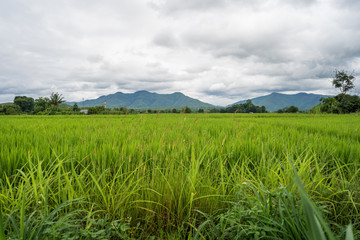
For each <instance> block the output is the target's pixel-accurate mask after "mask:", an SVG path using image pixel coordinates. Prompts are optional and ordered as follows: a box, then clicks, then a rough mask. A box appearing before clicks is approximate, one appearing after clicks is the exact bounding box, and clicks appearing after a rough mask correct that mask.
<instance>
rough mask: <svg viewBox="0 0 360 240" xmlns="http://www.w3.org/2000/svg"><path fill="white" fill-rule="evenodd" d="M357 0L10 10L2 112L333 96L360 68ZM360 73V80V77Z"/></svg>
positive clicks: (2, 13) (22, 2)
mask: <svg viewBox="0 0 360 240" xmlns="http://www.w3.org/2000/svg"><path fill="white" fill-rule="evenodd" d="M359 10H360V4H357V3H354V2H353V1H350V0H342V1H335V0H318V1H315V0H302V1H295V0H294V1H286V3H284V1H280V0H265V1H260V0H256V1H244V0H236V1H235V0H171V1H163V0H156V1H143V0H134V1H116V0H106V1H101V2H99V1H95V0H90V1H85V0H79V1H66V0H59V1H56V3H55V2H51V1H45V0H35V1H31V3H30V2H29V1H26V0H18V1H2V2H0V45H1V46H2V47H1V48H0V102H5V101H12V100H13V97H14V96H15V95H29V96H33V97H39V96H46V95H49V94H50V93H51V92H53V91H58V92H60V93H62V94H63V95H64V97H65V98H66V99H67V100H70V101H79V100H81V99H82V98H96V97H98V96H100V95H103V94H110V93H114V92H116V91H124V92H134V91H137V90H142V89H145V90H151V91H155V92H159V93H170V92H175V91H181V92H183V93H184V94H187V95H190V96H191V97H196V98H200V100H203V101H207V102H210V103H213V104H216V105H221V104H222V105H226V104H229V103H232V102H235V101H237V100H240V99H247V98H249V97H255V96H258V95H265V94H267V93H270V92H273V91H283V92H296V91H306V92H316V93H319V92H321V93H324V94H333V93H336V91H335V90H334V89H333V87H332V86H331V83H330V78H331V74H332V72H333V70H334V69H335V68H337V69H348V70H350V71H351V70H353V69H354V70H355V73H356V74H357V75H359V73H358V72H359V71H360V70H359V69H357V68H358V67H359V62H360V60H359V59H360V15H359V14H358V11H359ZM356 71H357V72H356Z"/></svg>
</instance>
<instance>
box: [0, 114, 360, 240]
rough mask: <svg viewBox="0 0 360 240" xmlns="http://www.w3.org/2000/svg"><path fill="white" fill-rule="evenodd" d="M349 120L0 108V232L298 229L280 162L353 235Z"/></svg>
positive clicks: (292, 233)
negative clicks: (39, 112)
mask: <svg viewBox="0 0 360 240" xmlns="http://www.w3.org/2000/svg"><path fill="white" fill-rule="evenodd" d="M359 120H360V116H359V115H309V114H303V115H302V114H293V115H282V114H159V115H156V114H154V115H150V114H149V115H144V114H142V115H127V116H124V115H122V116H9V117H5V116H0V133H1V134H0V204H1V207H0V210H1V211H0V213H1V215H0V239H1V231H3V232H5V234H6V235H8V236H10V237H13V238H16V236H17V237H19V236H20V237H23V239H36V237H35V236H38V238H39V239H40V238H41V236H43V237H42V238H44V236H45V237H48V238H49V239H61V238H67V239H79V238H80V239H130V238H145V239H146V238H151V237H153V238H159V239H165V238H188V239H190V238H203V239H212V238H213V239H215V238H216V239H220V238H223V239H235V238H239V239H257V238H262V237H265V238H271V237H272V238H280V237H282V238H284V239H304V238H310V237H309V233H308V231H309V229H308V227H307V225H306V221H307V219H306V215H304V213H303V212H304V206H303V204H302V202H301V198H300V194H299V189H298V186H297V185H296V184H295V183H294V181H295V178H294V171H293V168H292V166H291V163H292V162H293V163H294V166H295V168H296V169H297V171H298V174H299V176H300V179H301V181H302V183H303V185H304V187H305V190H306V192H307V193H308V195H309V196H310V198H311V199H312V200H313V202H315V203H316V205H317V208H318V209H319V211H320V212H321V214H322V216H323V217H324V219H326V220H327V224H328V225H329V226H330V228H331V230H332V231H333V232H334V233H335V235H337V236H339V237H343V236H344V234H345V227H346V226H347V225H348V224H350V223H352V226H353V231H354V234H355V237H356V236H357V237H360V236H359V235H358V233H359V230H360V225H359V222H360V214H359V210H360V209H359V207H360V206H359V204H360V195H359V190H360V185H359V182H360V175H359V171H360V131H359V128H360V121H359ZM73 226H76V228H74V227H73ZM34 229H35V230H34ZM44 229H45V230H44ZM36 231H37V232H36ZM36 234H38V235H36ZM41 234H43V235H41Z"/></svg>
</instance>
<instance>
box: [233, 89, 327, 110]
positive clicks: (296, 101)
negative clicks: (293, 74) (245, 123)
mask: <svg viewBox="0 0 360 240" xmlns="http://www.w3.org/2000/svg"><path fill="white" fill-rule="evenodd" d="M322 97H328V96H327V95H319V94H312V93H297V94H282V93H271V94H269V95H266V96H261V97H256V98H253V99H250V100H251V101H252V102H253V104H254V105H256V106H265V107H266V110H268V111H276V110H278V109H282V108H285V107H289V106H292V105H293V106H296V107H298V108H299V110H308V109H311V108H312V107H313V106H315V105H317V104H319V103H320V98H322ZM245 102H246V100H243V101H239V102H236V103H234V104H240V103H245ZM234 104H231V105H234ZM231 105H230V106H231Z"/></svg>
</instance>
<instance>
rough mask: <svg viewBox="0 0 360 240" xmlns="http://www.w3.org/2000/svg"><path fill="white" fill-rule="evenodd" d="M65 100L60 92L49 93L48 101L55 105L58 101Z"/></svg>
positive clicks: (58, 103)
mask: <svg viewBox="0 0 360 240" xmlns="http://www.w3.org/2000/svg"><path fill="white" fill-rule="evenodd" d="M63 102H65V100H64V98H63V97H62V94H59V93H57V92H56V93H51V95H50V99H49V103H50V104H51V105H53V106H55V107H58V106H59V105H60V103H63Z"/></svg>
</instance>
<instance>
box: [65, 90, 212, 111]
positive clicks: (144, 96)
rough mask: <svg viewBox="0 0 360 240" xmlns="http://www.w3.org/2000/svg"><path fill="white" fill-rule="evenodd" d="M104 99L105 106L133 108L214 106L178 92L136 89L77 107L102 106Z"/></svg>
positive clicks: (84, 102) (85, 102)
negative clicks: (135, 90)
mask: <svg viewBox="0 0 360 240" xmlns="http://www.w3.org/2000/svg"><path fill="white" fill-rule="evenodd" d="M105 99H106V106H107V107H108V108H115V107H127V108H134V109H145V108H152V109H161V108H181V107H184V106H188V107H190V108H213V107H214V106H213V105H211V104H208V103H204V102H201V101H199V100H197V99H194V98H190V97H188V96H185V95H184V94H182V93H180V92H175V93H172V94H158V93H152V92H148V91H138V92H135V93H122V92H117V93H114V94H110V95H106V96H101V97H99V98H97V99H92V100H85V101H83V102H78V103H77V104H78V106H79V107H93V106H104V102H105ZM67 104H69V105H74V104H75V102H67Z"/></svg>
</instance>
